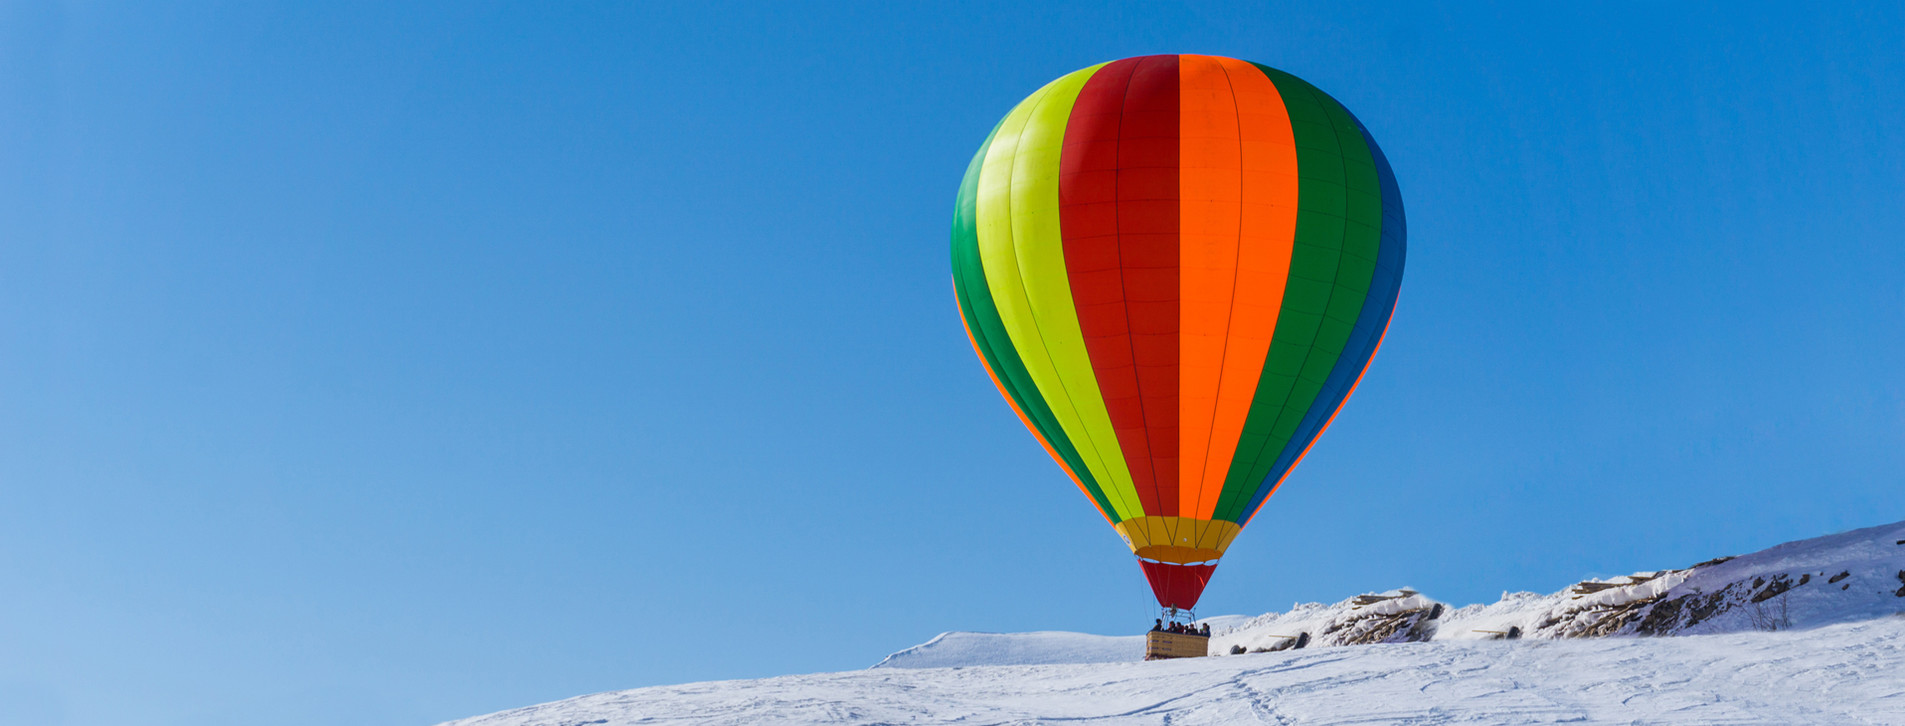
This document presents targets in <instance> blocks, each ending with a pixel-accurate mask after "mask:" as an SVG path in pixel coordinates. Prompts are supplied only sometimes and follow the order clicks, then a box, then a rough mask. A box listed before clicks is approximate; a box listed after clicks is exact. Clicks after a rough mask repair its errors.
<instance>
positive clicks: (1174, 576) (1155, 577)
mask: <svg viewBox="0 0 1905 726" xmlns="http://www.w3.org/2000/svg"><path fill="white" fill-rule="evenodd" d="M1138 564H1139V565H1141V566H1143V567H1144V577H1145V579H1147V580H1150V581H1151V592H1153V593H1155V594H1157V596H1158V604H1159V605H1162V606H1164V607H1167V608H1177V609H1179V610H1189V609H1191V608H1193V607H1196V606H1197V598H1199V597H1202V596H1203V595H1204V586H1205V585H1207V584H1210V573H1212V572H1213V571H1215V570H1216V569H1217V566H1216V565H1173V564H1171V563H1168V562H1152V561H1150V560H1138Z"/></svg>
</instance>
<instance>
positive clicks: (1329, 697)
mask: <svg viewBox="0 0 1905 726" xmlns="http://www.w3.org/2000/svg"><path fill="white" fill-rule="evenodd" d="M1075 721H1087V722H1091V723H1097V724H1165V723H1169V724H1174V725H1177V726H1186V725H1189V724H1236V723H1278V724H1319V725H1321V724H1387V723H1423V724H1431V723H1436V724H1440V723H1487V724H1502V723H1515V724H1522V723H1531V724H1534V723H1585V724H1629V723H1645V724H1887V725H1890V726H1905V618H1901V617H1887V618H1882V619H1878V620H1868V621H1863V622H1856V623H1845V624H1839V625H1832V626H1827V627H1824V628H1820V629H1816V630H1807V631H1786V632H1771V633H1768V632H1751V633H1732V634H1726V635H1707V636H1697V637H1688V638H1595V639H1585V640H1565V641H1528V640H1523V641H1514V642H1502V641H1496V642H1490V641H1472V640H1470V641H1446V642H1430V643H1406V644H1386V645H1371V646H1364V647H1356V648H1314V649H1305V650H1288V651H1283V652H1279V653H1261V654H1254V655H1242V656H1236V657H1227V658H1197V659H1187V660H1176V661H1157V662H1151V663H1144V662H1137V663H1109V664H1103V663H1101V664H1083V665H1042V666H991V667H978V668H936V669H899V668H881V669H874V670H866V671H856V672H851V673H824V674H816V675H802V676H783V677H780V678H766V679H761V680H755V681H723V682H712V683H691V684H687V685H680V686H659V687H655V688H640V689H636V690H632V691H620V692H616V693H602V694H597V695H593V696H583V697H580V698H572V699H569V700H566V701H557V702H555V703H548V704H543V705H540V706H531V707H528V708H522V709H517V710H514V711H504V712H502V713H497V714H493V715H489V716H482V717H477V718H472V719H467V720H463V721H456V722H453V724H455V725H456V726H580V725H581V724H591V725H599V726H624V725H625V724H936V723H953V722H957V723H980V724H1007V723H1013V724H1017V723H1057V722H1075Z"/></svg>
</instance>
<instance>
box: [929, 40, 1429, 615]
mask: <svg viewBox="0 0 1905 726" xmlns="http://www.w3.org/2000/svg"><path fill="white" fill-rule="evenodd" d="M1403 240H1404V225H1403V215H1402V198H1401V196H1400V194H1399V192H1398V190H1397V188H1396V181H1395V176H1394V175H1393V174H1391V173H1390V169H1389V163H1388V161H1387V160H1385V159H1384V158H1383V154H1382V150H1381V149H1378V148H1377V147H1376V142H1375V139H1374V138H1372V137H1371V136H1370V134H1369V131H1368V130H1367V129H1365V128H1363V125H1362V123H1361V122H1359V121H1357V120H1356V117H1355V116H1353V115H1351V114H1350V112H1349V110H1348V109H1346V108H1344V107H1343V106H1342V105H1341V104H1339V103H1337V102H1336V100H1335V99H1333V98H1331V97H1330V96H1329V95H1327V94H1325V93H1323V92H1322V91H1320V90H1317V88H1316V87H1315V86H1312V85H1310V84H1309V83H1306V82H1304V81H1303V80H1301V79H1299V78H1297V77H1295V76H1293V75H1290V74H1288V73H1284V72H1283V71H1279V70H1276V69H1274V68H1270V67H1267V66H1263V65H1259V64H1255V63H1250V62H1246V61H1240V60H1235V59H1231V58H1221V57H1215V56H1201V55H1154V56H1144V57H1139V58H1127V59H1124V60H1119V61H1113V62H1110V63H1103V64H1099V65H1095V66H1091V67H1089V68H1085V69H1082V70H1079V71H1076V72H1074V73H1070V74H1067V75H1065V76H1063V77H1061V78H1059V79H1058V80H1055V81H1052V82H1051V83H1049V84H1047V85H1046V86H1045V87H1044V88H1040V89H1039V90H1038V91H1037V92H1035V93H1033V94H1032V95H1031V96H1028V97H1026V99H1025V100H1024V101H1021V102H1019V104H1018V106H1016V107H1015V108H1013V109H1012V111H1011V112H1010V113H1008V114H1006V116H1005V118H1004V119H1003V120H1001V121H1000V122H999V123H998V125H997V126H995V127H994V128H993V129H992V133H991V134H990V135H988V136H987V137H986V140H985V143H984V144H983V145H981V146H980V147H979V153H978V154H976V155H974V156H973V158H972V163H971V165H970V166H968V167H967V169H966V176H965V179H964V180H963V181H962V182H961V183H960V186H959V196H958V200H957V204H956V206H955V208H954V211H953V225H952V268H953V286H954V289H955V291H956V293H957V295H958V298H959V312H960V314H961V316H962V317H963V318H964V321H965V325H966V332H967V334H968V336H969V337H970V338H971V340H972V345H973V348H974V350H975V351H977V352H978V354H979V358H980V360H981V361H983V362H984V364H985V367H986V370H987V371H988V372H990V373H991V375H992V380H993V382H994V383H995V384H996V385H997V386H998V388H999V392H1000V393H1001V394H1003V395H1004V397H1005V399H1006V402H1007V403H1009V404H1010V405H1011V407H1012V409H1013V411H1015V412H1016V413H1017V414H1018V416H1019V418H1020V419H1021V420H1022V421H1024V423H1025V426H1026V428H1028V429H1030V430H1031V432H1032V435H1033V436H1035V437H1037V439H1038V441H1039V443H1040V444H1042V445H1043V446H1044V447H1045V450H1046V452H1047V453H1049V454H1051V456H1052V458H1053V459H1055V460H1057V462H1058V464H1059V466H1060V467H1062V468H1063V469H1064V470H1065V473H1066V474H1068V475H1070V477H1071V479H1072V481H1073V483H1075V484H1077V486H1078V488H1079V490H1080V491H1082V492H1084V493H1085V495H1086V496H1087V497H1089V498H1090V500H1091V502H1092V504H1093V505H1095V506H1096V507H1097V508H1098V511H1099V513H1100V514H1102V515H1103V516H1104V517H1105V520H1106V521H1107V522H1109V523H1111V525H1112V527H1113V528H1114V529H1116V530H1117V532H1118V535H1119V536H1120V537H1122V538H1123V539H1124V541H1125V543H1126V544H1128V545H1129V546H1130V548H1131V551H1132V553H1133V554H1134V555H1136V556H1137V559H1138V562H1139V564H1140V565H1141V567H1142V568H1143V571H1144V574H1145V576H1146V578H1147V579H1148V580H1149V581H1150V583H1151V588H1152V590H1153V592H1154V593H1155V594H1156V595H1157V601H1158V604H1159V605H1160V606H1163V607H1165V608H1172V609H1182V610H1189V609H1191V608H1192V607H1193V606H1195V605H1196V604H1197V600H1198V598H1199V597H1200V596H1201V595H1202V594H1203V591H1204V586H1205V585H1206V584H1207V583H1208V582H1209V581H1210V577H1211V573H1212V572H1213V570H1214V569H1215V568H1216V566H1217V562H1218V561H1219V560H1220V559H1221V558H1222V557H1223V556H1224V551H1225V550H1226V549H1227V548H1228V547H1229V546H1230V543H1231V542H1232V541H1233V540H1234V539H1235V538H1236V537H1237V534H1238V532H1240V531H1241V530H1242V529H1243V527H1244V526H1245V525H1247V524H1249V523H1250V520H1251V518H1252V517H1253V516H1255V514H1256V512H1257V511H1258V510H1259V509H1260V508H1262V506H1263V504H1264V502H1265V501H1266V500H1267V499H1269V497H1270V495H1271V494H1273V493H1275V492H1276V489H1277V487H1278V485H1280V484H1282V482H1283V480H1284V478H1285V477H1287V476H1288V475H1289V473H1290V470H1291V468H1292V467H1295V466H1296V464H1297V462H1299V461H1301V460H1302V458H1303V456H1304V454H1305V453H1307V452H1308V451H1309V449H1310V446H1311V444H1312V443H1314V442H1315V440H1316V438H1317V436H1318V435H1319V434H1321V433H1322V432H1323V430H1324V429H1325V428H1328V427H1329V424H1330V422H1331V421H1332V420H1333V419H1334V418H1335V416H1336V413H1337V411H1338V410H1339V409H1340V408H1341V407H1342V405H1343V402H1344V401H1345V400H1346V399H1348V398H1349V394H1350V393H1351V392H1352V391H1354V390H1355V388H1356V384H1357V383H1358V382H1359V381H1360V380H1361V379H1362V375H1363V371H1364V370H1365V369H1366V368H1367V367H1368V365H1369V361H1370V359H1371V357H1373V356H1374V355H1375V352H1376V349H1377V348H1378V347H1379V346H1380V345H1381V344H1382V339H1383V335H1384V333H1386V332H1387V330H1388V327H1389V319H1390V316H1391V314H1392V313H1393V311H1394V310H1395V305H1396V294H1397V290H1398V288H1399V287H1400V285H1401V282H1402V263H1403V247H1404V241H1403Z"/></svg>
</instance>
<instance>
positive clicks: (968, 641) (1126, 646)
mask: <svg viewBox="0 0 1905 726" xmlns="http://www.w3.org/2000/svg"><path fill="white" fill-rule="evenodd" d="M1143 659H1144V636H1142V635H1089V634H1086V633H1065V632H1055V631H1041V632H1036V633H962V632H953V633H940V634H939V637H936V638H933V639H932V640H928V641H926V642H924V643H921V644H919V645H915V646H913V647H911V648H907V649H906V650H902V651H900V652H898V653H894V654H892V655H889V656H887V657H886V660H882V661H880V662H879V664H878V665H875V666H873V667H875V668H947V667H954V666H970V665H1057V664H1061V663H1128V662H1131V661H1135V660H1143Z"/></svg>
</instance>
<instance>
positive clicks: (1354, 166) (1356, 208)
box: [1215, 65, 1382, 522]
mask: <svg viewBox="0 0 1905 726" xmlns="http://www.w3.org/2000/svg"><path fill="white" fill-rule="evenodd" d="M1257 67H1258V68H1259V69H1261V70H1262V71H1263V73H1264V75H1266V76H1268V77H1269V78H1270V80H1271V82H1272V83H1275V84H1276V86H1277V92H1278V93H1280V94H1282V96H1283V103H1284V108H1285V109H1286V110H1287V111H1288V113H1289V116H1290V128H1291V131H1292V132H1294V134H1295V137H1296V138H1295V143H1296V151H1297V177H1298V180H1299V181H1298V187H1297V223H1296V244H1295V246H1294V247H1293V248H1292V250H1291V255H1290V280H1289V284H1288V285H1287V286H1286V287H1285V290H1284V296H1283V308H1282V312H1281V313H1279V315H1278V317H1277V329H1276V332H1275V333H1274V334H1273V335H1272V337H1271V344H1270V354H1269V355H1268V356H1266V358H1265V361H1264V376H1263V378H1262V379H1261V381H1260V382H1259V383H1258V385H1257V393H1256V396H1255V397H1254V398H1253V399H1252V400H1251V402H1250V412H1249V413H1248V414H1247V415H1246V418H1245V419H1244V435H1243V437H1241V439H1240V440H1239V441H1238V446H1237V454H1236V456H1234V457H1233V458H1232V459H1231V465H1230V471H1229V472H1228V473H1227V475H1226V476H1225V478H1224V492H1223V495H1222V496H1221V497H1220V498H1219V499H1218V503H1217V511H1216V513H1215V518H1216V519H1222V520H1226V521H1231V522H1238V521H1240V520H1241V519H1242V518H1243V517H1244V516H1246V515H1247V514H1248V512H1245V511H1243V510H1244V506H1245V505H1246V504H1247V503H1248V502H1249V501H1250V499H1251V498H1252V497H1253V496H1254V495H1255V494H1256V492H1257V489H1258V487H1259V486H1260V485H1262V484H1263V482H1264V480H1265V478H1266V477H1268V476H1270V474H1271V473H1272V472H1271V471H1270V467H1271V466H1273V465H1274V464H1275V463H1276V461H1277V458H1278V454H1279V453H1280V452H1282V451H1283V449H1284V447H1285V446H1287V445H1289V444H1290V443H1291V441H1290V439H1291V437H1292V436H1294V435H1295V434H1296V430H1297V428H1298V426H1299V425H1300V424H1301V423H1302V421H1303V415H1304V414H1305V413H1307V412H1308V411H1309V410H1310V406H1312V405H1314V404H1315V403H1316V396H1317V394H1318V393H1320V392H1321V391H1322V390H1323V384H1324V382H1325V381H1326V380H1327V379H1328V378H1329V373H1330V370H1331V369H1332V368H1333V367H1334V366H1335V365H1336V360H1337V358H1339V357H1341V356H1342V354H1343V348H1344V346H1345V345H1347V344H1348V342H1349V334H1350V331H1351V330H1352V329H1353V328H1354V327H1355V325H1356V317H1357V315H1359V314H1360V313H1361V312H1362V306H1363V302H1364V300H1365V299H1366V298H1368V296H1369V283H1370V280H1371V278H1372V277H1373V276H1374V274H1375V270H1376V252H1377V249H1378V248H1379V246H1380V244H1381V239H1380V238H1379V233H1380V231H1381V225H1382V190H1381V186H1380V182H1379V179H1378V177H1377V173H1376V165H1375V158H1374V157H1373V156H1372V155H1371V154H1370V152H1369V147H1368V145H1367V143H1366V142H1365V141H1364V140H1363V135H1362V131H1361V129H1360V128H1359V127H1358V126H1357V125H1356V122H1355V120H1354V119H1352V118H1351V117H1350V115H1349V112H1348V111H1346V110H1344V109H1343V107H1342V106H1341V105H1339V104H1337V103H1336V101H1335V99H1332V98H1330V97H1329V96H1328V95H1327V94H1324V93H1323V92H1322V91H1320V90H1317V89H1316V87H1315V86H1311V85H1310V84H1309V83H1306V82H1304V81H1303V80H1301V79H1299V78H1297V77H1295V76H1292V75H1290V74H1288V73H1284V72H1282V71H1279V70H1276V69H1274V68H1269V67H1266V66H1261V65H1259V66H1257ZM1306 443H1308V442H1299V445H1301V444H1306Z"/></svg>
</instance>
